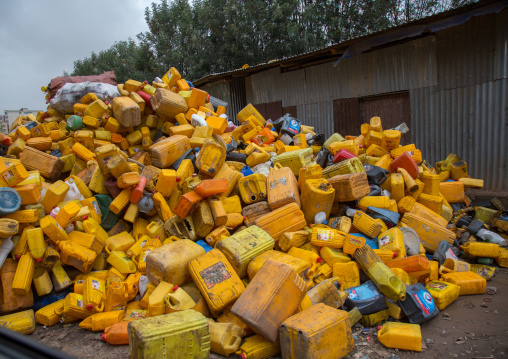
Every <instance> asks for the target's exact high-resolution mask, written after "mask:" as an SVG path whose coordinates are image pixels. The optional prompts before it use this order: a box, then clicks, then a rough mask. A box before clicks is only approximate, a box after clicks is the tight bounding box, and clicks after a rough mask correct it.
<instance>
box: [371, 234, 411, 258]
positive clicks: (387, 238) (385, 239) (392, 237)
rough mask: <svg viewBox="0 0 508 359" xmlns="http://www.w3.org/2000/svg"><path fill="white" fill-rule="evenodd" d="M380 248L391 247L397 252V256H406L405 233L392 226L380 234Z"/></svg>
mask: <svg viewBox="0 0 508 359" xmlns="http://www.w3.org/2000/svg"><path fill="white" fill-rule="evenodd" d="M378 242H379V249H389V250H392V251H394V252H395V253H397V258H404V257H405V256H406V247H405V245H404V234H403V233H402V231H401V230H400V229H399V228H397V227H394V228H391V229H389V230H387V231H386V232H383V233H381V234H380V235H379V239H378Z"/></svg>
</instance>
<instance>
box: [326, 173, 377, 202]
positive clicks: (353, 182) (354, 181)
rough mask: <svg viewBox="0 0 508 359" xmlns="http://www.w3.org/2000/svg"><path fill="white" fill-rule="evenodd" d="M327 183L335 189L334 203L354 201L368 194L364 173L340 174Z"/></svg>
mask: <svg viewBox="0 0 508 359" xmlns="http://www.w3.org/2000/svg"><path fill="white" fill-rule="evenodd" d="M328 182H330V184H331V185H332V187H333V188H334V189H335V202H349V201H355V200H357V199H360V198H363V197H365V196H366V195H368V194H369V193H370V187H369V182H368V180H367V175H366V174H365V173H350V174H341V175H337V176H333V177H330V178H329V179H328Z"/></svg>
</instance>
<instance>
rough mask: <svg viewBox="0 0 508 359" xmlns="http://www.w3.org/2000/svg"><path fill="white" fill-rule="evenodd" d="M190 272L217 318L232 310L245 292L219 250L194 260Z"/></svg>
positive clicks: (243, 286)
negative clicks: (225, 311) (232, 306)
mask: <svg viewBox="0 0 508 359" xmlns="http://www.w3.org/2000/svg"><path fill="white" fill-rule="evenodd" d="M219 243H221V242H219ZM189 271H190V275H191V277H192V279H193V280H194V283H196V286H197V287H198V289H199V290H200V291H201V294H202V295H203V297H204V298H205V300H206V302H207V304H208V307H209V308H210V312H211V313H212V315H214V316H216V317H217V316H219V315H220V314H221V313H222V311H224V310H225V309H228V308H230V307H231V305H233V303H234V302H235V301H236V300H237V299H238V298H239V297H240V295H241V294H242V293H243V291H244V290H245V285H244V284H243V283H242V281H241V280H240V277H239V276H238V274H237V273H236V271H235V270H234V269H233V266H232V265H231V264H230V262H229V261H228V259H227V258H226V256H225V255H224V254H223V253H222V252H221V251H219V250H218V249H212V250H211V251H209V252H207V253H206V254H204V255H202V256H200V257H198V258H196V259H194V260H192V261H191V262H190V264H189Z"/></svg>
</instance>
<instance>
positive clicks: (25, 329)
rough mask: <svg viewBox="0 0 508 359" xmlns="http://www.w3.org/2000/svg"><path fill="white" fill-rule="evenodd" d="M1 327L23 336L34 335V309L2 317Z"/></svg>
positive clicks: (0, 319)
mask: <svg viewBox="0 0 508 359" xmlns="http://www.w3.org/2000/svg"><path fill="white" fill-rule="evenodd" d="M0 326H2V327H4V328H7V329H10V330H12V331H15V332H18V333H21V334H25V335H28V334H32V333H33V332H34V331H35V315H34V311H33V310H32V309H29V310H25V311H23V312H18V313H13V314H7V315H3V316H1V317H0Z"/></svg>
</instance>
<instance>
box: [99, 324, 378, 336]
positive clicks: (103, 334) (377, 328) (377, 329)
mask: <svg viewBox="0 0 508 359" xmlns="http://www.w3.org/2000/svg"><path fill="white" fill-rule="evenodd" d="M381 328H383V326H382V325H379V326H378V327H377V330H381ZM103 335H104V334H103Z"/></svg>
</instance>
